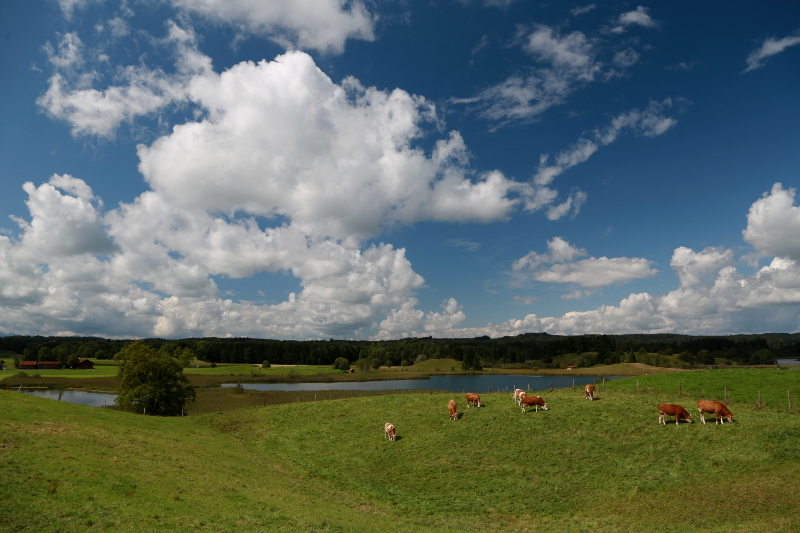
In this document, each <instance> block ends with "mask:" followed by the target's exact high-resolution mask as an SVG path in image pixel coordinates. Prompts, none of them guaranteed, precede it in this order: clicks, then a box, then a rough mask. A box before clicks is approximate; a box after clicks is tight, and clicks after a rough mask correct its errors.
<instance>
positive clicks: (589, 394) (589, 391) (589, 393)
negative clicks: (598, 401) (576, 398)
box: [585, 383, 594, 401]
mask: <svg viewBox="0 0 800 533" xmlns="http://www.w3.org/2000/svg"><path fill="white" fill-rule="evenodd" d="M585 390H586V399H587V400H590V401H591V400H594V385H592V384H591V383H589V384H588V385H586V389H585Z"/></svg>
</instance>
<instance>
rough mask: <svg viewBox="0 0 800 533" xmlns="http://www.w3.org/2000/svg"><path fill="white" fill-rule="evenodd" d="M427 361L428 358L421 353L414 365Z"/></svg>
mask: <svg viewBox="0 0 800 533" xmlns="http://www.w3.org/2000/svg"><path fill="white" fill-rule="evenodd" d="M427 360H428V358H427V357H426V356H425V354H424V353H421V354H419V355H418V356H417V359H416V360H415V361H414V364H415V365H418V364H420V363H422V362H423V361H427Z"/></svg>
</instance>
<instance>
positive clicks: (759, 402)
mask: <svg viewBox="0 0 800 533" xmlns="http://www.w3.org/2000/svg"><path fill="white" fill-rule="evenodd" d="M758 406H759V407H761V391H758Z"/></svg>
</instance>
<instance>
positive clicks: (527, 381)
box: [222, 375, 619, 393]
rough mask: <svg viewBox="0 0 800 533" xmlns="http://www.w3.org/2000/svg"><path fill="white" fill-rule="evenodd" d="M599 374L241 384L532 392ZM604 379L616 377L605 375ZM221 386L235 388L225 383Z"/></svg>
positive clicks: (252, 386)
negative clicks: (522, 390) (515, 390)
mask: <svg viewBox="0 0 800 533" xmlns="http://www.w3.org/2000/svg"><path fill="white" fill-rule="evenodd" d="M598 379H599V377H598V376H575V377H572V376H487V375H481V376H433V377H431V378H430V379H393V380H387V381H359V382H340V383H242V387H243V388H245V389H251V390H260V391H320V390H399V389H406V390H407V389H434V390H447V391H451V392H478V393H481V392H488V391H489V387H491V388H492V392H498V391H501V392H502V391H506V390H507V391H509V392H513V390H514V389H515V388H517V389H525V390H532V391H541V390H548V389H549V388H550V386H551V383H552V387H553V388H554V389H564V388H567V387H572V385H573V382H574V384H575V386H576V387H583V386H584V385H586V384H587V383H595V382H596V381H597V380H598ZM606 379H607V380H611V379H619V377H617V376H614V377H606ZM222 386H223V387H235V386H236V384H234V383H226V384H224V385H222Z"/></svg>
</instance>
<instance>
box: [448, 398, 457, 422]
mask: <svg viewBox="0 0 800 533" xmlns="http://www.w3.org/2000/svg"><path fill="white" fill-rule="evenodd" d="M447 410H448V411H450V420H458V411H457V410H456V401H455V400H450V401H449V402H448V403H447Z"/></svg>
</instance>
